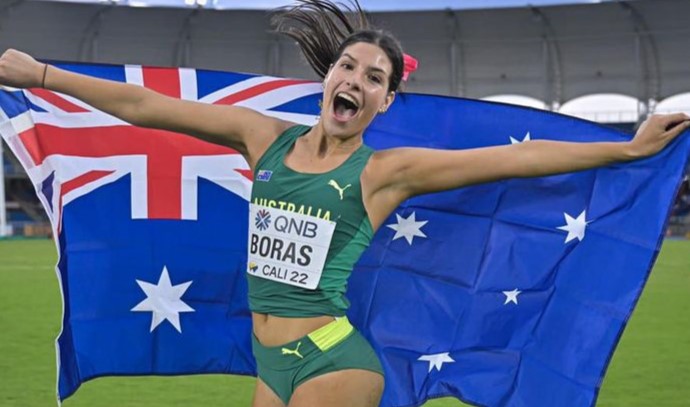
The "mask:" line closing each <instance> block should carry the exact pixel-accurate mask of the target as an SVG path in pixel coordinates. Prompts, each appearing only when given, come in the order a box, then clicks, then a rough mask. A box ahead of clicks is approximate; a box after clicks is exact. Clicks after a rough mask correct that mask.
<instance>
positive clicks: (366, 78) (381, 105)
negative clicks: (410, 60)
mask: <svg viewBox="0 0 690 407" xmlns="http://www.w3.org/2000/svg"><path fill="white" fill-rule="evenodd" d="M391 71H392V65H391V61H390V60H389V59H388V56H387V55H386V53H385V52H384V51H383V50H382V49H381V48H379V47H378V46H376V45H373V44H369V43H365V42H358V43H355V44H352V45H350V46H348V47H347V48H345V50H344V51H343V53H342V55H341V57H340V58H339V59H338V60H337V61H335V63H334V64H333V65H332V66H331V68H330V70H329V71H328V75H326V78H325V79H324V91H323V106H322V111H321V122H322V124H323V126H324V130H325V131H326V134H328V135H332V136H336V137H338V136H340V137H349V136H353V135H356V134H361V133H363V132H364V129H365V128H366V127H367V126H368V125H369V123H371V121H372V120H373V119H374V117H375V116H376V114H377V113H379V112H380V111H383V110H387V109H388V107H389V106H390V104H391V103H393V99H394V98H395V93H394V92H389V91H388V84H389V81H390V76H391Z"/></svg>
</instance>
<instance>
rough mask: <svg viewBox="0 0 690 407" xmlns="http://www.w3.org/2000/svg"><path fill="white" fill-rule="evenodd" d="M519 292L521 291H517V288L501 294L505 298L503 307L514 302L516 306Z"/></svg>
mask: <svg viewBox="0 0 690 407" xmlns="http://www.w3.org/2000/svg"><path fill="white" fill-rule="evenodd" d="M521 292H522V291H520V290H518V289H517V288H516V289H514V290H513V291H503V294H504V295H505V296H506V302H504V303H503V305H506V304H508V303H510V302H514V303H515V304H516V305H517V303H518V300H517V296H518V295H520V293H521Z"/></svg>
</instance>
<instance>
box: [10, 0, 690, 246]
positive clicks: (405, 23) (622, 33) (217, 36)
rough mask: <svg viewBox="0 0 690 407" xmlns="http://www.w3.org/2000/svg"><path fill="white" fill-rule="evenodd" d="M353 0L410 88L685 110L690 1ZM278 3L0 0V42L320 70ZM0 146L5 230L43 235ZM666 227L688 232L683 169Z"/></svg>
mask: <svg viewBox="0 0 690 407" xmlns="http://www.w3.org/2000/svg"><path fill="white" fill-rule="evenodd" d="M360 3H361V5H362V6H363V8H364V9H365V10H368V11H370V13H371V17H372V20H373V21H374V23H375V24H376V25H377V26H379V27H381V28H384V29H387V30H389V31H392V32H393V33H394V34H395V35H396V36H397V37H398V38H399V39H400V40H401V42H402V44H403V47H404V49H405V51H406V52H407V53H409V54H411V55H413V56H414V57H416V58H417V59H418V60H419V63H420V67H419V70H418V71H417V72H415V73H414V74H413V75H412V77H411V79H410V81H409V82H408V84H407V85H406V89H405V91H406V92H418V93H431V94H438V95H448V96H457V97H467V98H475V99H485V100H491V101H498V102H505V103H512V104H520V105H526V106H531V107H534V108H537V109H546V110H551V111H556V112H560V113H563V114H567V115H572V116H577V117H581V118H584V119H587V120H593V121H596V122H600V123H605V124H607V125H612V126H616V127H618V128H621V129H624V130H626V131H629V132H634V131H635V129H636V127H637V126H638V125H639V124H640V123H641V122H642V121H643V120H644V119H645V118H646V117H647V116H648V115H650V114H652V113H668V112H677V111H683V112H686V113H690V52H689V49H690V47H689V45H690V27H688V24H687V21H688V18H687V16H690V0H633V1H618V0H608V1H605V0H602V1H596V0H579V1H578V0H531V1H529V2H528V1H524V0H464V1H460V0H456V1H443V0H418V1H392V0H361V1H360ZM528 3H529V4H528ZM287 4H290V2H289V1H278V0H260V1H239V0H106V1H103V0H73V1H57V0H43V1H40V0H34V1H31V0H0V50H4V49H6V48H9V47H12V48H17V49H20V50H23V51H26V52H29V53H31V54H32V55H34V56H35V57H37V58H40V59H45V60H61V61H83V62H99V63H115V64H122V63H131V64H143V65H157V66H189V67H195V68H204V69H216V70H226V71H239V72H250V73H258V74H266V75H275V76H284V77H296V78H308V79H316V78H315V77H314V74H313V73H312V72H311V71H310V69H309V68H308V66H307V65H306V63H305V62H304V61H303V60H302V57H301V54H300V53H299V51H298V50H297V48H296V46H295V45H294V44H293V43H292V42H291V41H289V40H288V39H286V38H282V37H279V36H277V35H275V34H273V33H271V32H270V26H269V20H270V13H268V12H267V10H269V9H272V8H275V7H280V6H284V5H287ZM3 150H4V153H3V154H2V155H1V156H2V158H3V159H4V163H3V164H2V165H1V166H0V175H1V176H0V178H2V179H3V181H4V194H3V192H2V185H0V237H1V236H47V235H49V234H50V226H49V224H48V222H47V219H46V217H45V215H44V213H43V209H42V208H41V206H40V203H39V201H38V200H37V199H36V198H35V194H34V191H33V186H32V185H31V183H30V181H29V179H28V177H27V176H26V175H25V174H24V172H23V170H22V169H21V166H20V165H19V163H18V162H17V161H16V159H15V158H14V157H13V156H12V155H11V154H10V153H9V151H8V149H7V148H6V146H5V148H4V149H3ZM668 235H669V236H672V237H678V238H689V239H690V181H688V178H687V177H686V180H685V183H684V185H683V187H682V188H681V190H680V192H679V195H678V198H677V200H676V204H675V205H674V209H673V213H672V216H671V223H670V226H669V230H668Z"/></svg>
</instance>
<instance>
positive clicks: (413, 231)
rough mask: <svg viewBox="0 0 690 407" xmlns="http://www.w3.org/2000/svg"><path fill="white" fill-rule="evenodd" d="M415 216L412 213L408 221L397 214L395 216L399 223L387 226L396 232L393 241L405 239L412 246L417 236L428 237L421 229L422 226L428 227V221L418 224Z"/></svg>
mask: <svg viewBox="0 0 690 407" xmlns="http://www.w3.org/2000/svg"><path fill="white" fill-rule="evenodd" d="M415 216H416V215H415V213H414V212H412V214H411V215H410V216H409V217H407V219H405V218H403V217H402V216H400V215H398V214H397V213H396V214H395V217H396V218H397V222H398V223H391V224H390V225H386V226H388V227H389V228H391V229H393V230H395V236H393V240H396V239H400V238H401V237H404V238H405V240H407V243H408V244H409V245H410V246H411V245H412V240H413V239H414V237H415V236H417V237H426V235H425V234H424V232H422V231H421V228H422V226H424V225H426V224H427V222H428V221H427V220H425V221H420V222H417V219H416V218H415Z"/></svg>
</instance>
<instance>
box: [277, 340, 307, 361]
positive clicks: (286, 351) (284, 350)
mask: <svg viewBox="0 0 690 407" xmlns="http://www.w3.org/2000/svg"><path fill="white" fill-rule="evenodd" d="M300 345H302V342H298V343H297V347H296V348H295V350H292V349H288V348H282V349H281V350H280V351H281V352H282V353H283V355H295V356H297V357H299V358H300V359H304V356H302V354H301V353H299V347H300Z"/></svg>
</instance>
